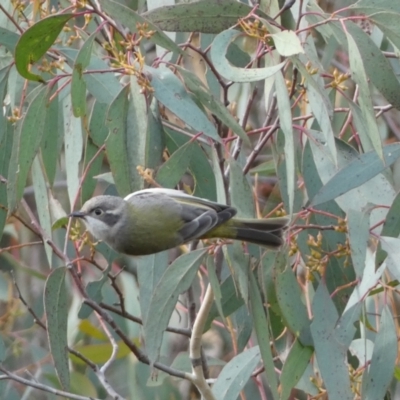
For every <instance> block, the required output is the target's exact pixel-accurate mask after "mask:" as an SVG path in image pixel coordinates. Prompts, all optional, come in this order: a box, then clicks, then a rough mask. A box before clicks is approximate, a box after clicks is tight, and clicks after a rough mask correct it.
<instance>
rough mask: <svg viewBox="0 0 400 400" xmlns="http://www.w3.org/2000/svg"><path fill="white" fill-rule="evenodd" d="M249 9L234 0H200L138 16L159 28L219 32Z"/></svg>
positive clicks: (245, 14)
mask: <svg viewBox="0 0 400 400" xmlns="http://www.w3.org/2000/svg"><path fill="white" fill-rule="evenodd" d="M251 11H252V8H251V7H250V6H248V5H247V4H243V3H240V2H237V1H236V0H224V1H223V2H221V1H215V0H202V1H192V2H190V3H181V4H176V5H174V6H163V7H158V8H155V9H153V10H151V11H147V12H146V13H144V14H142V15H143V17H145V18H147V19H148V20H149V21H151V22H153V23H154V24H155V25H157V26H158V27H159V28H160V29H162V30H163V31H169V32H194V31H195V32H202V33H219V32H222V31H224V30H225V29H228V28H230V27H231V26H233V25H236V24H237V22H238V19H239V18H244V17H246V16H247V15H248V14H249V13H250V12H251ZM258 13H259V12H258ZM263 15H264V16H265V17H266V15H265V14H263Z"/></svg>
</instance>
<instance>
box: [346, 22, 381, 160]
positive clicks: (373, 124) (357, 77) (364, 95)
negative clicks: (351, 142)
mask: <svg viewBox="0 0 400 400" xmlns="http://www.w3.org/2000/svg"><path fill="white" fill-rule="evenodd" d="M360 31H361V29H360ZM356 32H358V33H360V32H359V31H358V29H357V30H356ZM363 35H365V33H364V32H363ZM346 37H347V44H348V46H349V60H350V69H351V71H352V78H353V80H354V81H355V82H356V83H357V85H358V88H359V91H360V95H359V97H358V101H359V103H360V108H361V112H362V114H363V116H364V119H365V122H366V125H367V127H368V130H367V134H368V136H369V138H370V140H371V144H372V146H373V147H374V149H375V151H376V152H377V154H378V155H379V157H380V158H381V159H382V160H383V152H382V151H383V150H382V141H381V135H380V132H379V128H378V124H377V121H376V118H375V111H374V107H373V102H372V93H371V90H370V87H369V75H368V74H367V71H366V70H365V66H364V63H363V59H362V55H361V53H360V49H359V47H358V46H359V45H360V43H359V42H358V40H357V38H355V37H353V36H351V34H349V33H346ZM357 37H358V36H357ZM371 42H372V41H371ZM377 50H378V49H377ZM369 51H370V49H368V52H369ZM379 73H382V71H379Z"/></svg>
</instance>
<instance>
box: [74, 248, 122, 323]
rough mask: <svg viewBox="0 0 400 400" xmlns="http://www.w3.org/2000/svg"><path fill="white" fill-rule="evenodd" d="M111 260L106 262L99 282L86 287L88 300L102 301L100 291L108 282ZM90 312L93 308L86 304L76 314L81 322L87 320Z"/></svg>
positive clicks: (113, 253) (90, 283)
mask: <svg viewBox="0 0 400 400" xmlns="http://www.w3.org/2000/svg"><path fill="white" fill-rule="evenodd" d="M110 253H111V255H114V256H115V255H116V253H115V252H110ZM112 258H114V257H112V256H111V257H110V258H109V259H108V260H107V261H108V266H107V268H106V269H105V270H104V272H103V275H102V277H101V278H100V279H99V280H97V281H93V282H89V283H88V284H87V285H86V293H87V294H88V296H89V298H90V299H92V300H93V301H95V302H96V303H100V302H101V301H102V300H103V294H102V289H103V286H104V284H105V283H106V282H107V281H108V274H109V272H110V270H111V265H112ZM92 312H93V308H92V307H90V306H89V305H87V304H86V303H83V304H82V306H81V308H80V310H79V312H78V318H79V319H81V320H84V319H86V318H89V317H90V315H91V314H92Z"/></svg>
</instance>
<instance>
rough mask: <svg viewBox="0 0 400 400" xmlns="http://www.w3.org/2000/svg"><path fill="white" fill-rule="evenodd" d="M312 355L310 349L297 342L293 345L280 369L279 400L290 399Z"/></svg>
mask: <svg viewBox="0 0 400 400" xmlns="http://www.w3.org/2000/svg"><path fill="white" fill-rule="evenodd" d="M312 354H313V349H312V347H304V346H302V345H301V344H300V342H299V341H298V340H296V341H295V342H294V343H293V346H292V348H291V349H290V351H289V354H288V356H287V358H286V360H285V363H284V364H283V368H282V373H281V379H280V388H281V389H282V390H281V396H280V399H281V400H287V399H289V398H290V393H291V391H292V389H293V388H294V387H295V386H296V384H297V382H298V381H299V380H300V378H301V377H302V375H303V374H304V371H305V370H306V368H307V365H308V363H309V362H310V359H311V356H312Z"/></svg>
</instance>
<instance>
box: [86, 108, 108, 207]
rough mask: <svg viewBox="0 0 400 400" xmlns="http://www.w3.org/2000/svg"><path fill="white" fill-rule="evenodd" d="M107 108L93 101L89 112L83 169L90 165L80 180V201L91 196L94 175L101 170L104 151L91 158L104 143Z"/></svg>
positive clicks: (95, 182)
mask: <svg viewBox="0 0 400 400" xmlns="http://www.w3.org/2000/svg"><path fill="white" fill-rule="evenodd" d="M107 109H108V107H107V104H104V103H99V102H98V101H95V103H94V105H93V108H92V112H91V114H90V120H89V134H88V135H87V137H86V145H85V158H84V169H83V170H85V169H86V168H87V166H88V165H89V163H90V162H91V166H90V167H89V169H88V171H87V174H86V177H85V180H84V181H83V182H82V191H81V196H82V203H83V202H85V201H86V200H88V199H90V198H91V197H92V195H93V192H94V190H95V188H96V185H97V181H96V179H95V176H98V175H99V174H100V173H101V170H102V165H103V160H104V153H103V152H102V153H101V154H99V155H98V156H97V158H96V159H95V160H93V157H94V156H95V155H96V153H97V152H98V150H99V147H101V146H102V145H103V144H104V142H105V140H106V138H107V135H108V129H107V125H106V115H107Z"/></svg>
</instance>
